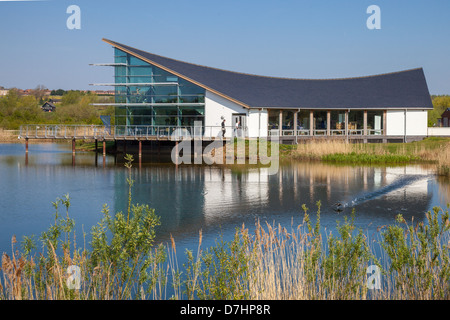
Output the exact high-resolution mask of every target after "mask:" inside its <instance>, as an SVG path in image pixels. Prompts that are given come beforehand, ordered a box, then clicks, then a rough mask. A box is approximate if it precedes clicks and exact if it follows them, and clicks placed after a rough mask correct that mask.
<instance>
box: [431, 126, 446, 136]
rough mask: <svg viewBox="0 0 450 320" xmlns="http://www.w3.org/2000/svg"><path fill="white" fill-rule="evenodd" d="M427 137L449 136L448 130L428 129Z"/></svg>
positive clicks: (439, 128)
mask: <svg viewBox="0 0 450 320" xmlns="http://www.w3.org/2000/svg"><path fill="white" fill-rule="evenodd" d="M428 135H429V136H450V128H446V127H430V128H428Z"/></svg>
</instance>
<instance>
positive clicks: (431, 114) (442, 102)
mask: <svg viewBox="0 0 450 320" xmlns="http://www.w3.org/2000/svg"><path fill="white" fill-rule="evenodd" d="M447 108H450V96H434V97H433V110H430V111H428V126H429V127H433V126H435V125H437V123H438V119H439V118H440V117H441V115H442V113H444V111H445V110H447Z"/></svg>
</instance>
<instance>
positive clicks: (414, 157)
mask: <svg viewBox="0 0 450 320" xmlns="http://www.w3.org/2000/svg"><path fill="white" fill-rule="evenodd" d="M290 154H291V156H292V157H293V158H295V159H304V160H322V161H327V162H338V163H357V164H395V163H411V162H415V163H422V162H428V163H435V164H436V165H437V170H436V171H437V173H438V174H440V175H447V176H450V140H449V139H445V138H427V139H424V140H423V141H418V142H412V143H399V144H397V143H370V144H365V143H347V142H345V141H344V140H312V141H309V142H305V143H301V144H298V145H297V148H296V150H294V151H292V150H291V151H290Z"/></svg>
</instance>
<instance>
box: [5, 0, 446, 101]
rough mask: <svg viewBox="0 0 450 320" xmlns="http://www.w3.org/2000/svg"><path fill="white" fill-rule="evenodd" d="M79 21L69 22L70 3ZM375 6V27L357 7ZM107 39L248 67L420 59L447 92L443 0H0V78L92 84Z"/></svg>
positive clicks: (370, 65) (349, 67)
mask: <svg viewBox="0 0 450 320" xmlns="http://www.w3.org/2000/svg"><path fill="white" fill-rule="evenodd" d="M73 4H74V5H78V6H79V7H80V9H81V29H79V30H76V29H74V30H70V29H68V28H67V25H66V21H67V19H68V18H69V17H70V14H68V13H66V10H67V7H68V6H70V5H73ZM370 5H378V6H379V7H380V9H381V29H380V30H369V29H368V28H367V26H366V21H367V19H368V18H369V16H370V14H368V13H367V12H366V10H367V8H368V7H369V6H370ZM102 38H107V39H111V40H114V41H117V42H120V43H124V44H127V45H129V46H132V47H135V48H138V49H141V50H145V51H148V52H152V53H155V54H159V55H163V56H167V57H171V58H175V59H179V60H183V61H187V62H193V63H197V64H202V65H207V66H211V67H217V68H222V69H227V70H233V71H239V72H246V73H252V74H260V75H268V76H280V77H293V78H313V79H316V78H319V79H323V78H342V77H355V76H365V75H373V74H380V73H387V72H394V71H400V70H405V69H412V68H417V67H422V68H424V71H425V76H426V78H427V81H428V86H429V89H430V93H431V94H450V1H449V0H428V1H425V0H394V1H393V0H370V1H366V0H339V1H338V0H305V1H303V0H285V1H283V0H278V1H275V0H239V1H238V0H226V1H223V0H222V1H216V0H171V1H161V0H158V1H153V0H147V1H144V0H127V1H118V0H109V1H108V0H70V1H66V0H48V1H4V0H0V86H4V87H7V88H9V87H18V88H23V89H25V88H34V87H36V86H37V85H40V84H42V85H45V86H46V87H47V88H49V89H58V88H62V89H91V90H96V89H99V87H92V86H90V85H89V84H90V83H99V82H100V83H104V82H112V81H113V78H112V76H113V70H112V68H107V67H93V66H89V64H90V63H103V62H112V61H113V51H112V49H111V46H110V45H108V44H106V43H104V42H103V41H101V39H102Z"/></svg>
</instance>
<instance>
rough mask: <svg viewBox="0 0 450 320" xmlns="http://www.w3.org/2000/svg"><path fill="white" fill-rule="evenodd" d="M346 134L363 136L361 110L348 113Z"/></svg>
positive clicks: (362, 115) (362, 112)
mask: <svg viewBox="0 0 450 320" xmlns="http://www.w3.org/2000/svg"><path fill="white" fill-rule="evenodd" d="M348 134H357V135H362V134H364V111H363V110H351V111H350V112H349V113H348Z"/></svg>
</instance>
